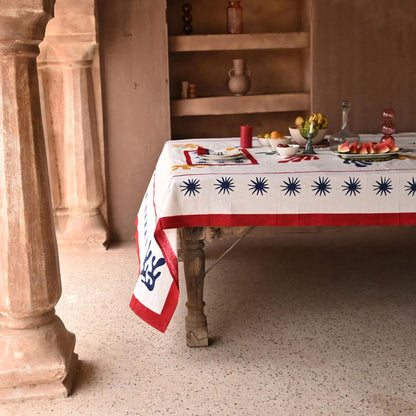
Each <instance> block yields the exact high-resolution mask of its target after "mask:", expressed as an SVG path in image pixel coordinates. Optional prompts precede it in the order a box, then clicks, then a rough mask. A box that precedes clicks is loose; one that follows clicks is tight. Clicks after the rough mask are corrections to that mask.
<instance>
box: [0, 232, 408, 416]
mask: <svg viewBox="0 0 416 416" xmlns="http://www.w3.org/2000/svg"><path fill="white" fill-rule="evenodd" d="M230 243H231V241H230V240H224V241H217V242H215V243H209V244H207V246H206V253H207V266H209V264H210V263H212V262H213V261H214V260H215V259H216V258H217V257H218V255H219V254H221V253H222V251H224V249H225V248H227V247H228V246H229V245H230ZM415 243H416V229H415V228H411V227H401V228H395V227H391V228H390V227H385V228H376V227H370V228H364V227H362V228H345V229H325V230H324V231H319V232H305V233H282V234H279V235H274V236H260V237H259V236H257V237H256V236H248V237H247V238H246V239H245V240H243V241H242V242H241V243H240V245H238V247H236V248H235V249H234V250H233V251H232V252H231V253H230V254H228V255H227V257H226V258H225V259H224V260H223V261H222V262H221V263H220V264H219V265H218V266H217V267H216V268H215V269H214V270H213V271H212V272H211V273H210V274H209V275H208V276H207V278H206V284H205V300H206V314H207V317H208V324H209V331H210V337H211V340H212V342H211V345H210V347H208V348H201V349H191V348H188V347H187V346H186V345H185V332H184V316H185V306H184V304H185V290H184V281H183V274H182V273H181V287H182V291H181V297H180V300H179V305H178V308H177V310H176V312H175V315H174V317H173V320H172V322H171V324H170V326H169V327H168V329H167V331H166V333H165V334H161V333H159V332H157V331H156V330H154V329H152V328H151V327H149V326H148V325H146V324H145V323H143V322H142V321H141V320H140V319H139V318H137V317H136V316H135V315H134V314H133V313H132V312H131V311H130V309H129V307H128V304H129V300H130V296H131V293H132V290H133V287H134V284H135V282H136V276H137V255H136V251H135V246H134V244H133V243H124V244H120V245H113V246H111V247H110V249H109V250H108V251H104V250H97V249H88V250H80V249H75V248H65V249H64V248H61V249H60V262H61V270H62V282H63V295H62V297H61V300H60V302H59V303H58V305H57V314H58V315H59V316H60V317H61V319H62V320H63V322H64V323H65V325H66V327H67V328H68V329H69V330H70V331H72V332H74V333H75V334H76V337H77V344H76V349H75V352H77V353H78V354H79V358H80V360H81V366H80V371H79V374H78V377H77V381H76V384H75V386H74V390H73V394H72V395H71V396H70V397H68V398H66V399H59V400H52V401H49V400H36V401H30V402H24V403H8V404H3V405H0V415H1V416H35V415H42V416H44V415H57V416H66V415H77V416H87V415H93V416H97V415H103V416H124V415H134V416H153V415H164V416H165V415H178V416H188V415H192V416H210V415H221V416H226V415H238V416H245V415H250V416H252V415H261V416H267V415H272V416H280V415H282V416H290V415H299V416H309V415H337V416H338V415H359V416H365V415H371V416H386V415H388V416H390V415H391V416H393V415H394V416H395V415H416V296H415V295H416V279H415V257H416V250H415V248H416V244H415Z"/></svg>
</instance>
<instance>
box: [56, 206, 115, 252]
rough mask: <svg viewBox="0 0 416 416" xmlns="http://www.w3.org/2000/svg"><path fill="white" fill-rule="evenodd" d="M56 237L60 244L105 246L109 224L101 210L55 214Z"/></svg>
mask: <svg viewBox="0 0 416 416" xmlns="http://www.w3.org/2000/svg"><path fill="white" fill-rule="evenodd" d="M55 228H56V239H57V242H58V244H59V245H66V246H68V245H72V246H97V247H98V246H105V245H106V244H107V240H108V233H107V225H106V223H105V221H104V218H103V216H102V214H101V212H95V213H92V214H91V215H90V214H83V213H82V212H81V213H78V212H74V213H72V212H67V213H59V211H58V212H57V214H56V215H55Z"/></svg>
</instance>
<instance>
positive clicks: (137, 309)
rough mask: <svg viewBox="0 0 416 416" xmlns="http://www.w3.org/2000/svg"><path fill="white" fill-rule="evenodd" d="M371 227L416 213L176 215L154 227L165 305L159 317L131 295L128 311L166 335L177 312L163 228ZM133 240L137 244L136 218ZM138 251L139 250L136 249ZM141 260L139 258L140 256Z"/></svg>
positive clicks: (171, 256)
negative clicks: (165, 281) (167, 276)
mask: <svg viewBox="0 0 416 416" xmlns="http://www.w3.org/2000/svg"><path fill="white" fill-rule="evenodd" d="M354 225H357V226H374V225H383V226H387V225H416V213H414V212H404V213H363V214H234V215H226V214H217V215H215V214H203V215H177V216H172V217H164V218H161V219H160V220H159V221H158V223H157V226H156V230H155V238H156V241H157V242H158V244H159V246H160V248H161V250H162V253H163V255H164V257H165V260H166V264H167V266H168V268H169V271H170V273H171V275H172V278H173V281H172V285H171V287H170V290H169V293H168V296H167V298H166V301H165V305H164V307H163V309H162V312H161V313H160V314H157V313H155V312H153V311H152V310H150V309H148V308H147V307H146V306H144V305H143V304H142V303H141V302H140V301H139V300H138V299H137V298H136V297H135V296H134V295H133V296H132V298H131V301H130V308H131V309H132V310H133V312H134V313H135V314H136V315H138V316H139V317H140V318H141V319H143V320H144V321H145V322H147V323H148V324H149V325H151V326H153V327H154V328H156V329H158V330H159V331H161V332H165V331H166V328H167V326H168V325H169V322H170V320H171V318H172V316H173V313H174V311H175V309H176V306H177V303H178V298H179V282H178V260H177V257H176V254H175V253H174V252H173V250H172V247H171V246H170V244H169V240H168V238H167V236H166V234H165V232H164V229H169V228H181V227H202V226H222V227H232V226H300V227H305V226H354ZM136 241H138V231H137V219H136ZM137 250H139V249H138V248H137ZM139 259H140V257H139Z"/></svg>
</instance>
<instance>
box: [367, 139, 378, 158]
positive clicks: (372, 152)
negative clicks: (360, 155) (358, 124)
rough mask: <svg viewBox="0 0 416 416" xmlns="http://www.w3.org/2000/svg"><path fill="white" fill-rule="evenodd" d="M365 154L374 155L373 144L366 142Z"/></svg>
mask: <svg viewBox="0 0 416 416" xmlns="http://www.w3.org/2000/svg"><path fill="white" fill-rule="evenodd" d="M367 152H368V153H369V154H371V155H372V154H374V153H375V152H376V151H375V150H374V143H373V142H368V143H367Z"/></svg>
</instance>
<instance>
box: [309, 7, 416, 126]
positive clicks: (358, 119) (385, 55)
mask: <svg viewBox="0 0 416 416" xmlns="http://www.w3.org/2000/svg"><path fill="white" fill-rule="evenodd" d="M311 31H312V59H311V65H312V68H311V70H312V72H311V73H312V109H314V110H315V111H323V112H325V113H326V114H327V115H328V117H329V120H330V126H329V127H330V132H333V131H334V130H335V131H337V130H339V129H340V127H341V112H340V106H341V101H342V100H343V99H348V100H350V101H351V104H352V111H351V113H350V129H351V130H353V131H355V132H357V133H360V132H362V133H377V132H379V131H380V127H381V124H382V119H381V116H380V113H381V111H382V110H383V108H385V107H392V108H394V109H395V111H396V113H397V119H396V122H395V124H396V127H397V130H398V131H402V132H405V131H415V130H416V94H415V91H416V54H415V52H414V49H415V42H416V1H415V0H395V1H392V0H331V1H328V0H314V1H313V10H312V24H311Z"/></svg>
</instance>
